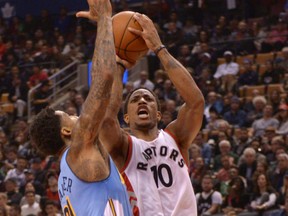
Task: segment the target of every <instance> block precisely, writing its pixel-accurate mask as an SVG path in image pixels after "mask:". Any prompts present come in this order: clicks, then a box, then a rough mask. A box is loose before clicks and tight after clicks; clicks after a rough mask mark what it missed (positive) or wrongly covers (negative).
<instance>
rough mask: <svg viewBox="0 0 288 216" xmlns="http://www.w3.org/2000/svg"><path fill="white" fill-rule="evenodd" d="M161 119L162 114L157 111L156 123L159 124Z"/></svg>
mask: <svg viewBox="0 0 288 216" xmlns="http://www.w3.org/2000/svg"><path fill="white" fill-rule="evenodd" d="M161 119H162V114H161V112H159V111H157V122H160V120H161Z"/></svg>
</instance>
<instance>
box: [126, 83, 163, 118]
mask: <svg viewBox="0 0 288 216" xmlns="http://www.w3.org/2000/svg"><path fill="white" fill-rule="evenodd" d="M139 89H144V90H147V91H149V92H150V93H151V94H152V95H153V96H154V97H155V99H156V103H157V111H160V112H161V104H160V101H159V98H158V97H157V95H156V94H155V93H154V92H153V91H151V90H150V89H148V88H144V87H139V88H136V89H134V90H133V91H131V92H130V93H129V94H128V95H127V97H126V99H125V103H124V108H123V113H124V114H127V110H128V102H129V99H130V97H131V95H132V94H133V93H134V92H135V91H137V90H139Z"/></svg>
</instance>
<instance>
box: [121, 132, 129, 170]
mask: <svg viewBox="0 0 288 216" xmlns="http://www.w3.org/2000/svg"><path fill="white" fill-rule="evenodd" d="M131 156H132V138H131V136H130V135H128V155H127V158H126V161H125V164H124V166H123V167H122V168H121V169H120V173H121V174H123V173H124V170H125V169H126V168H127V166H128V164H129V163H130V160H131Z"/></svg>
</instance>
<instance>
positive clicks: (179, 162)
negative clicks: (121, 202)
mask: <svg viewBox="0 0 288 216" xmlns="http://www.w3.org/2000/svg"><path fill="white" fill-rule="evenodd" d="M122 175H123V177H124V180H125V183H126V186H127V190H128V195H129V198H130V202H131V205H132V210H133V213H134V215H140V216H145V215H147V216H152V215H153V216H161V215H163V216H164V215H165V216H166V215H167V216H168V215H169V216H172V215H175V216H180V215H181V216H188V215H189V216H190V215H191V216H197V206H196V198H195V194H194V191H193V188H192V184H191V181H190V178H189V174H188V168H187V165H186V164H185V161H184V159H183V157H182V154H181V152H180V150H179V148H178V146H177V143H176V142H175V140H174V139H173V137H172V136H171V135H170V134H168V133H167V132H165V131H163V130H161V131H160V133H159V135H158V137H157V138H156V139H155V140H153V141H151V142H147V141H144V140H141V139H138V138H136V137H134V136H131V137H129V151H128V158H127V161H126V164H125V166H124V168H123V169H122Z"/></svg>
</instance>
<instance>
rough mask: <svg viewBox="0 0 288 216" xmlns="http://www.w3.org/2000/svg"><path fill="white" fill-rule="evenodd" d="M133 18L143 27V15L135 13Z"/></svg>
mask: <svg viewBox="0 0 288 216" xmlns="http://www.w3.org/2000/svg"><path fill="white" fill-rule="evenodd" d="M134 18H135V19H136V20H137V21H138V22H139V24H140V25H141V26H142V25H143V14H140V13H135V14H134Z"/></svg>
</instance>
